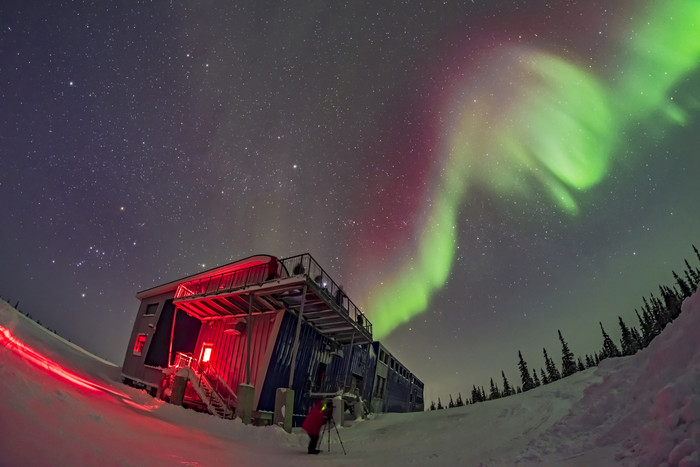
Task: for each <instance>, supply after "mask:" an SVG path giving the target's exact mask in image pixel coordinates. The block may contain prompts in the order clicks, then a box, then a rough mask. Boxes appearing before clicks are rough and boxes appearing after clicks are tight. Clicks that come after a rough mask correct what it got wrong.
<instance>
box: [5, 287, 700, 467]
mask: <svg viewBox="0 0 700 467" xmlns="http://www.w3.org/2000/svg"><path fill="white" fill-rule="evenodd" d="M0 326H2V328H0V332H1V333H2V334H0V342H1V343H2V346H0V396H1V397H2V404H0V465H3V466H23V465H96V464H101V465H120V466H130V465H193V466H209V465H211V466H218V465H244V466H245V465H282V464H284V465H292V466H295V465H299V466H301V465H332V466H340V465H360V464H362V465H387V466H391V465H396V466H399V465H420V466H423V465H436V466H437V465H541V464H546V465H581V466H583V465H650V466H651V465H662V464H663V463H664V462H667V463H668V464H669V465H682V466H698V465H700V457H699V453H698V446H699V445H700V396H699V395H698V394H700V293H696V294H695V295H694V296H693V297H691V298H690V299H688V300H686V302H685V303H684V305H683V313H682V314H681V316H680V317H679V318H678V319H677V320H676V321H675V322H674V323H672V324H671V325H669V326H668V327H667V329H666V330H664V332H663V333H662V334H661V336H659V337H658V338H657V339H656V340H654V342H652V344H651V345H650V346H649V347H648V348H647V349H645V350H643V351H642V352H640V353H638V354H637V355H635V356H632V357H626V358H618V359H611V360H606V361H604V362H603V363H602V364H601V365H600V367H598V368H596V369H590V370H586V371H584V372H580V373H576V374H575V375H573V376H571V377H569V378H566V379H564V380H560V381H558V382H556V383H553V384H550V385H547V386H543V387H541V388H537V389H535V390H532V391H529V392H527V393H523V394H519V395H516V396H511V397H508V398H504V399H499V400H496V401H490V402H485V403H481V404H476V405H470V406H465V407H460V408H454V409H447V410H442V411H434V412H425V413H414V414H386V415H381V416H378V417H377V418H375V419H372V420H366V421H362V422H358V423H356V424H355V425H353V426H351V427H343V428H340V430H339V432H340V436H341V437H342V441H343V444H344V446H345V449H346V450H347V455H343V453H342V450H341V446H340V445H339V444H338V439H337V436H336V435H335V434H333V436H332V437H331V441H332V444H331V448H330V452H327V449H328V445H327V444H326V441H325V440H324V441H323V442H322V446H321V448H322V449H323V450H324V452H322V453H321V454H320V455H319V456H308V455H307V454H305V448H306V442H307V438H306V436H305V435H304V433H303V432H301V431H295V432H294V433H292V434H288V433H286V432H284V431H283V430H282V429H280V428H277V427H264V428H258V427H249V426H244V425H243V424H241V423H240V422H238V421H229V420H220V419H217V418H215V417H213V416H209V415H205V414H200V413H196V412H193V411H190V410H186V409H182V408H180V407H174V406H171V405H168V404H165V403H163V402H161V401H158V400H155V399H153V398H151V397H150V396H148V395H146V394H145V393H143V392H142V391H138V390H135V389H133V388H129V387H126V386H124V385H122V384H121V383H120V382H119V368H118V367H116V366H114V365H112V364H110V363H108V362H105V361H102V360H100V359H98V358H96V357H94V356H92V355H90V354H88V353H86V352H84V351H82V350H81V349H80V348H78V347H76V346H74V345H72V344H70V343H68V342H65V341H63V340H61V339H60V338H58V337H57V336H55V335H54V334H51V333H49V332H47V331H45V330H44V329H43V328H41V327H39V326H37V325H36V324H35V323H34V322H32V321H30V320H29V319H27V318H26V317H24V316H22V315H21V314H19V313H17V312H16V311H15V310H14V309H13V308H11V307H10V306H9V305H8V304H6V303H5V302H0ZM32 350H33V351H36V354H33V353H32ZM42 356H45V357H47V358H48V359H50V362H47V361H43V360H41V358H42Z"/></svg>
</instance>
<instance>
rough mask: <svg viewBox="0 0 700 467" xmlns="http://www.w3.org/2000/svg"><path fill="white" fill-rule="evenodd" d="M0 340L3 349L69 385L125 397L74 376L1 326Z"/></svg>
mask: <svg viewBox="0 0 700 467" xmlns="http://www.w3.org/2000/svg"><path fill="white" fill-rule="evenodd" d="M0 340H1V341H2V344H3V345H4V346H5V347H7V348H8V349H10V350H12V351H13V352H15V353H16V354H18V355H19V356H20V357H22V358H24V359H25V360H29V361H30V362H32V363H34V364H35V365H36V366H38V367H40V368H44V369H46V370H48V371H49V372H51V373H53V374H54V375H56V376H58V377H60V378H62V379H64V380H66V381H68V382H70V383H73V384H74V385H76V386H79V387H82V388H85V389H89V390H91V391H99V390H103V391H107V392H111V393H112V394H115V395H118V396H121V397H124V398H126V397H127V396H126V395H125V394H122V393H120V392H118V391H115V390H113V389H110V388H107V387H105V386H102V385H100V384H97V383H94V382H92V381H89V380H87V379H85V378H83V377H81V376H78V375H76V374H75V373H73V372H72V371H70V370H67V369H65V368H64V367H63V366H61V365H59V364H58V363H56V362H55V361H53V360H51V359H50V358H48V357H45V356H44V355H41V354H40V353H39V352H37V351H36V350H34V349H32V348H31V347H29V346H27V345H26V344H24V343H22V342H21V341H20V340H19V339H17V338H16V337H14V336H13V335H12V333H11V332H10V331H9V330H8V329H7V328H5V327H3V326H0Z"/></svg>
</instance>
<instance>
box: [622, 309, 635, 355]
mask: <svg viewBox="0 0 700 467" xmlns="http://www.w3.org/2000/svg"><path fill="white" fill-rule="evenodd" d="M617 319H618V320H619V323H620V331H621V332H622V337H621V338H620V345H621V347H622V355H634V354H636V353H637V351H638V350H639V347H638V345H637V341H636V340H635V339H634V337H633V336H632V331H630V329H629V328H628V327H627V325H626V324H625V322H624V321H623V320H622V317H621V316H618V317H617Z"/></svg>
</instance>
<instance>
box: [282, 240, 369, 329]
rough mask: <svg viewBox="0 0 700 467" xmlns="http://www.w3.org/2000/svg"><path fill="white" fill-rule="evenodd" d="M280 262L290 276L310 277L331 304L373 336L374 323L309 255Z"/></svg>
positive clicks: (305, 254)
mask: <svg viewBox="0 0 700 467" xmlns="http://www.w3.org/2000/svg"><path fill="white" fill-rule="evenodd" d="M280 262H281V263H282V265H283V266H284V269H285V270H286V272H287V273H288V274H289V276H291V277H293V276H302V275H305V276H308V277H309V278H310V279H311V280H312V281H313V282H314V283H315V285H316V287H317V288H318V290H319V291H320V292H321V293H323V294H324V295H326V298H327V299H328V300H329V302H330V303H332V304H334V305H335V306H337V308H338V310H339V311H340V312H341V313H343V314H345V315H347V316H349V317H350V318H351V319H352V320H353V321H355V322H356V323H357V324H358V325H359V326H360V327H361V328H363V329H364V330H365V331H366V332H367V333H368V334H369V335H370V336H371V335H372V323H371V322H370V321H369V320H368V319H367V317H366V316H365V314H364V313H362V311H361V310H360V309H359V308H358V307H357V306H356V305H355V304H354V303H353V302H352V300H350V297H348V296H347V295H346V294H345V291H344V290H343V288H342V286H339V285H338V284H337V283H336V282H335V281H334V280H333V279H332V278H331V277H330V276H329V275H328V273H327V272H326V271H325V270H324V269H323V268H322V267H321V266H320V265H319V264H318V262H316V260H315V259H314V258H313V257H312V256H311V255H310V254H309V253H304V254H301V255H297V256H291V257H289V258H284V259H281V260H280Z"/></svg>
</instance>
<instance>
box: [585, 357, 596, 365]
mask: <svg viewBox="0 0 700 467" xmlns="http://www.w3.org/2000/svg"><path fill="white" fill-rule="evenodd" d="M594 366H595V362H594V361H593V359H592V358H591V356H590V355H588V354H586V368H592V367H594Z"/></svg>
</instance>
